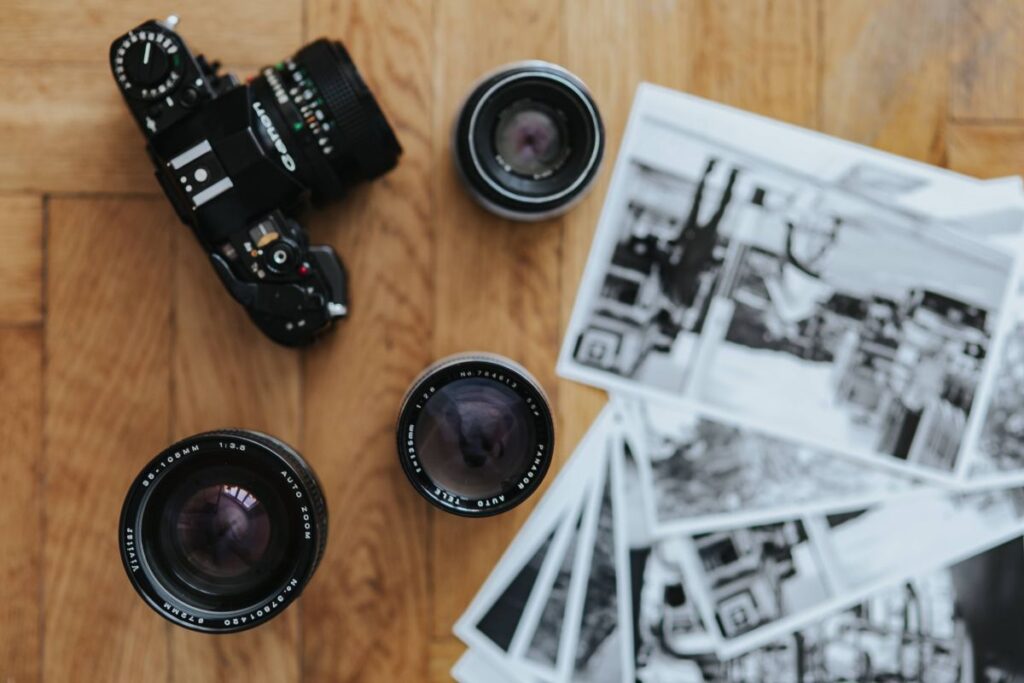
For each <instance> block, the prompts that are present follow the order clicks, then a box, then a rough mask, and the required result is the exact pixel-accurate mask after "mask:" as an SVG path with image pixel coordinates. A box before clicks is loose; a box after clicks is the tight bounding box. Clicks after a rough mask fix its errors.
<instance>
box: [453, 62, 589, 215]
mask: <svg viewBox="0 0 1024 683" xmlns="http://www.w3.org/2000/svg"><path fill="white" fill-rule="evenodd" d="M453 150H454V158H455V165H456V167H457V168H458V171H459V174H460V176H461V177H462V179H463V181H464V183H465V185H466V187H467V189H468V190H469V192H470V194H471V195H472V196H473V197H474V199H476V200H477V201H478V202H479V203H480V204H482V205H483V206H484V207H485V208H487V209H489V210H490V211H493V212H495V213H497V214H498V215H501V216H504V217H506V218H512V219H515V220H541V219H543V218H548V217H551V216H554V215H557V214H560V213H563V212H565V211H567V210H568V209H569V208H570V207H572V206H573V205H574V204H575V203H576V202H578V201H579V200H580V199H582V198H583V196H584V195H585V194H586V192H587V190H588V189H589V188H590V187H591V185H592V184H593V180H594V178H595V177H596V175H597V171H598V169H599V168H600V166H601V159H602V156H603V154H604V127H603V125H602V123H601V116H600V114H599V113H598V111H597V105H596V104H595V103H594V100H593V98H592V97H591V96H590V93H589V92H588V91H587V88H586V86H584V85H583V83H582V82H581V81H580V80H579V79H578V78H576V77H575V76H574V75H572V74H571V73H569V72H568V71H566V70H565V69H563V68H561V67H559V66H556V65H554V64H548V63H547V62H537V61H531V62H520V63H518V64H512V65H509V66H506V67H503V68H502V69H500V70H498V71H497V72H495V73H493V74H491V75H489V76H486V77H485V78H484V79H483V80H481V81H480V82H479V83H478V84H477V85H476V86H475V87H474V88H473V90H472V92H471V93H470V94H469V97H467V98H466V102H465V103H464V104H463V105H462V109H461V111H460V112H459V116H458V118H457V119H456V122H455V129H454V141H453Z"/></svg>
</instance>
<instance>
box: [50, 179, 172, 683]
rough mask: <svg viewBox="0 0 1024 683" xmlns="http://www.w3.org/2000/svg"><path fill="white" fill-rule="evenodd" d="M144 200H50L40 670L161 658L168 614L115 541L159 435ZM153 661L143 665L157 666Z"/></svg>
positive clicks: (130, 667) (159, 306)
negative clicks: (129, 495) (140, 586)
mask: <svg viewBox="0 0 1024 683" xmlns="http://www.w3.org/2000/svg"><path fill="white" fill-rule="evenodd" d="M162 202H163V200H162V199H160V200H156V199H152V200H149V199H57V200H53V201H51V203H50V209H49V239H48V254H47V267H46V276H47V282H46V287H47V296H48V302H47V305H48V309H47V324H46V357H47V366H46V372H45V392H46V408H45V423H44V429H45V439H46V440H45V449H44V453H45V482H46V486H45V489H44V492H43V495H44V500H45V503H44V509H45V511H46V520H45V523H46V542H45V544H43V548H44V551H43V552H44V554H43V562H44V564H43V569H44V571H43V577H44V602H43V606H44V619H45V624H44V638H45V644H44V656H45V658H44V662H43V676H44V678H45V679H46V680H52V681H70V680H81V676H82V675H83V673H82V672H83V666H87V667H88V671H89V676H90V677H91V678H92V679H93V680H97V681H117V680H138V677H139V673H140V672H144V671H145V672H165V671H167V632H168V629H169V628H170V627H169V626H168V625H167V623H166V622H165V621H164V620H163V619H162V618H161V617H160V616H159V615H157V614H155V613H154V612H153V611H152V610H151V609H150V608H149V607H148V606H146V605H145V604H144V603H143V602H142V600H140V599H139V598H138V596H137V595H136V594H135V592H134V591H133V590H132V588H131V586H130V584H129V582H128V579H127V578H126V577H125V573H124V569H123V568H122V566H121V561H120V558H119V556H118V553H117V548H116V547H115V544H114V542H113V539H114V538H115V537H116V532H117V530H116V528H115V526H116V524H117V522H116V520H117V519H118V514H119V512H120V508H121V503H122V500H123V496H124V493H125V491H126V490H127V487H128V485H129V483H130V482H131V480H132V479H133V478H134V477H135V475H136V474H137V473H138V471H139V469H140V468H141V467H142V465H144V464H145V463H146V462H147V461H148V460H149V459H150V458H151V457H152V456H153V455H155V454H156V453H157V452H159V451H160V449H162V448H163V447H165V446H166V445H167V443H168V441H167V437H168V425H169V421H170V391H169V388H170V366H169V360H170V310H171V309H170V302H171V288H170V283H171V235H172V234H173V233H172V230H179V229H180V226H178V225H177V222H176V221H175V220H174V219H173V218H171V216H170V215H169V213H168V212H167V211H166V210H164V207H163V204H162ZM160 676H161V674H160V673H154V675H153V676H151V678H153V679H154V680H156V679H159V678H160Z"/></svg>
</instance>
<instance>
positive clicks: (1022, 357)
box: [969, 287, 1024, 478]
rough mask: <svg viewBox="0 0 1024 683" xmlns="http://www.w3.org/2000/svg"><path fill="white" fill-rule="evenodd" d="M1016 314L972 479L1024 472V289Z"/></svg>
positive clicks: (980, 438)
mask: <svg viewBox="0 0 1024 683" xmlns="http://www.w3.org/2000/svg"><path fill="white" fill-rule="evenodd" d="M1013 315H1014V321H1013V326H1012V328H1011V330H1010V332H1009V334H1007V337H1006V343H1005V344H1004V345H1003V353H1002V357H1001V358H1000V359H999V364H998V372H996V377H995V382H994V383H993V386H992V393H991V395H990V399H989V404H988V406H987V409H986V412H985V419H984V421H983V422H982V426H981V431H980V433H979V436H978V441H977V445H976V447H975V450H974V453H973V457H972V458H971V461H970V470H969V476H970V477H972V478H976V477H985V476H991V475H999V474H1001V473H1005V472H1014V471H1018V472H1020V471H1024V287H1022V288H1021V289H1019V290H1018V295H1017V300H1016V302H1015V303H1014V310H1013Z"/></svg>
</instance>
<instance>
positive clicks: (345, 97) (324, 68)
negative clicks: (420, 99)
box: [250, 39, 402, 198]
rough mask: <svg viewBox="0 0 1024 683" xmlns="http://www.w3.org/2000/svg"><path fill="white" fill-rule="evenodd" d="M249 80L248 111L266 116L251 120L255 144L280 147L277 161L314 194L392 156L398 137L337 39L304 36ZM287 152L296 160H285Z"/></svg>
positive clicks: (329, 193) (368, 173) (387, 166)
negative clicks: (252, 106)
mask: <svg viewBox="0 0 1024 683" xmlns="http://www.w3.org/2000/svg"><path fill="white" fill-rule="evenodd" d="M250 87H251V88H252V91H253V98H254V102H256V103H259V104H258V106H259V109H257V110H256V111H255V115H256V116H257V117H261V118H262V117H263V116H266V117H267V119H268V122H269V123H270V125H269V126H268V125H265V124H266V122H264V125H261V126H254V127H253V128H254V130H256V131H257V134H258V135H260V136H261V138H262V140H261V142H262V146H263V147H264V148H265V149H267V150H268V155H269V156H271V158H277V157H278V156H281V155H279V154H278V152H280V150H281V149H282V148H283V149H284V150H287V153H286V155H285V156H281V158H282V165H284V166H285V168H286V169H287V170H288V171H290V172H294V173H298V174H301V175H302V178H303V180H304V182H305V183H306V184H307V185H309V186H310V187H311V188H312V189H313V193H314V195H315V196H317V197H324V198H330V197H338V196H340V195H342V194H343V193H344V191H345V190H346V189H348V188H349V187H350V186H352V185H354V184H356V183H358V182H360V181H363V180H371V179H373V178H376V177H377V176H379V175H382V174H383V173H386V172H387V171H389V170H391V169H392V168H394V166H395V164H397V163H398V157H399V156H400V155H401V153H402V148H401V146H400V145H399V144H398V139H397V138H396V137H395V133H394V131H393V130H392V128H391V126H390V125H389V124H388V121H387V119H386V118H385V117H384V112H383V111H381V108H380V105H378V104H377V100H376V99H374V97H373V93H371V92H370V89H369V88H368V87H367V86H366V83H365V82H364V81H363V78H362V76H361V75H360V74H359V71H358V70H357V69H356V66H355V64H354V63H353V62H352V58H351V57H349V54H348V52H347V51H346V50H345V48H344V47H343V46H342V44H341V43H339V42H337V41H329V40H326V39H320V40H317V41H315V42H313V43H310V44H309V45H307V46H306V47H304V48H302V49H301V50H299V51H298V52H297V53H296V54H295V56H294V57H292V58H291V59H288V60H285V61H283V62H279V63H277V64H275V65H273V66H268V67H264V68H263V69H262V71H261V72H260V75H259V76H257V77H256V78H255V79H253V81H252V82H251V83H250ZM263 103H268V104H263ZM275 138H277V139H275ZM279 140H283V143H282V144H281V145H279V144H278V142H279ZM292 150H296V151H295V152H292ZM293 153H294V154H298V155H301V160H300V161H301V163H300V161H296V160H295V159H291V161H292V163H291V164H289V161H288V159H287V157H290V155H291V154H293ZM289 166H290V167H289Z"/></svg>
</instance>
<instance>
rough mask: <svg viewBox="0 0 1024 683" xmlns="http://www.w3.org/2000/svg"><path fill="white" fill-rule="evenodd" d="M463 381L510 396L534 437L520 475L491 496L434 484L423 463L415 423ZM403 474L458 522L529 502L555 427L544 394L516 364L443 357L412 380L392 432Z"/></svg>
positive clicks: (494, 358) (547, 461) (546, 463)
mask: <svg viewBox="0 0 1024 683" xmlns="http://www.w3.org/2000/svg"><path fill="white" fill-rule="evenodd" d="M465 379H485V380H490V381H492V382H494V383H495V384H496V385H500V386H502V387H504V388H507V389H509V390H511V391H512V392H514V394H515V395H516V396H517V397H518V398H519V399H520V400H521V401H522V402H523V405H524V406H526V408H527V409H528V411H529V419H530V421H531V422H530V428H531V429H532V433H533V435H534V438H533V442H532V443H530V445H529V453H530V456H529V459H528V461H527V462H526V463H524V467H523V469H522V471H521V472H520V473H519V474H518V475H517V476H516V477H515V478H514V480H512V481H509V482H507V485H506V486H503V488H502V490H501V491H499V492H496V493H495V494H494V495H486V496H479V497H474V496H467V495H463V494H460V493H457V492H452V491H451V490H450V488H449V487H446V486H445V485H443V484H441V483H439V482H437V481H435V479H434V478H432V477H431V475H430V473H429V472H428V471H427V470H428V466H426V465H425V463H424V462H422V458H421V444H420V443H419V442H418V440H417V438H418V437H417V431H416V430H417V423H418V422H419V419H420V417H421V416H422V415H423V414H424V413H425V412H426V411H425V408H426V406H427V405H428V404H429V403H430V399H431V398H433V397H435V396H436V395H439V392H440V391H441V390H443V389H444V388H445V387H448V386H449V385H452V384H453V383H455V382H458V381H460V380H465ZM396 437H397V446H398V457H399V461H400V463H401V465H402V470H403V471H404V472H405V475H406V477H408V479H409V482H410V483H411V484H412V485H413V488H415V489H416V491H417V492H418V493H419V494H420V495H421V496H423V497H424V498H426V499H427V500H428V501H430V503H431V504H433V505H434V506H436V507H439V508H441V509H442V510H445V511H446V512H450V513H453V514H456V515H460V516H463V517H489V516H491V515H496V514H498V513H501V512H505V511H506V510H510V509H511V508H514V507H515V506H517V505H519V504H520V503H522V502H523V501H524V500H526V499H527V498H529V497H530V495H531V494H532V493H533V492H534V491H535V490H536V489H537V487H538V486H539V485H540V483H541V481H543V479H544V476H545V475H546V474H547V471H548V468H549V467H550V465H551V459H552V456H553V454H554V447H555V427H554V419H553V417H552V414H551V408H550V404H549V402H548V399H547V395H546V394H545V393H544V390H543V388H542V387H541V386H540V384H539V383H538V382H537V380H536V379H534V378H533V376H532V375H531V374H530V373H529V371H527V370H526V368H524V367H523V366H521V365H520V364H518V363H516V362H514V361H512V360H510V359H508V358H504V357H502V356H499V355H496V354H489V353H480V352H477V353H463V354H456V355H453V356H449V357H447V358H443V359H441V360H439V361H437V362H436V363H434V364H432V365H431V366H429V367H428V368H427V369H426V370H424V371H423V372H422V373H420V375H419V376H418V377H417V378H416V379H415V380H414V381H413V383H412V385H411V386H410V388H409V391H408V392H407V393H406V395H405V398H404V400H403V401H402V405H401V408H400V410H399V416H398V425H397V429H396Z"/></svg>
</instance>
